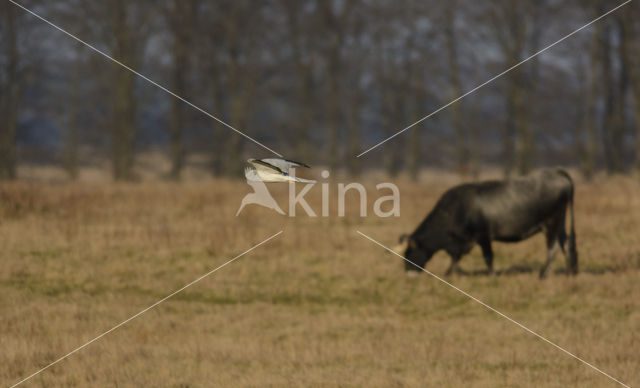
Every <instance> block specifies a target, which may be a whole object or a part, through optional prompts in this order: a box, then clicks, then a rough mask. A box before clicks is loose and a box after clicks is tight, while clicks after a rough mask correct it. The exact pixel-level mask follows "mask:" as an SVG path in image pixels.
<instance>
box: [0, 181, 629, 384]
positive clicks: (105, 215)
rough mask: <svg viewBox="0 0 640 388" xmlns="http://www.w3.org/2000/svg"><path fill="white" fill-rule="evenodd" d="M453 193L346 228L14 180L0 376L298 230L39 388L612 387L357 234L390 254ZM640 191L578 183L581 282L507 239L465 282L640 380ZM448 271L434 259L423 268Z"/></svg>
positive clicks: (624, 184)
mask: <svg viewBox="0 0 640 388" xmlns="http://www.w3.org/2000/svg"><path fill="white" fill-rule="evenodd" d="M574 176H575V174H574ZM455 182H456V179H455V178H453V177H449V178H447V179H440V178H436V177H434V178H428V177H427V178H425V179H423V180H421V182H420V183H410V182H409V181H408V180H402V179H400V180H399V183H398V185H399V187H400V190H401V216H400V217H399V218H393V217H392V218H385V219H383V218H376V217H367V218H361V217H359V215H358V206H357V201H356V197H355V196H353V197H348V200H350V201H351V200H352V201H353V203H348V206H347V209H348V215H347V217H344V218H339V217H335V207H334V208H333V209H332V211H331V216H329V217H317V218H309V217H306V216H304V215H303V214H302V215H299V216H298V217H295V218H290V217H285V216H280V215H278V214H276V213H275V212H273V211H270V210H268V209H264V208H259V207H256V206H251V205H250V206H248V207H247V208H246V209H244V210H243V212H242V214H241V215H240V216H238V217H234V214H235V212H236V210H237V208H238V206H239V204H240V200H241V198H242V196H244V195H245V194H246V193H247V192H248V190H249V188H248V186H247V185H246V184H245V183H244V181H237V182H236V181H222V180H217V181H213V180H204V181H200V182H189V181H187V182H183V183H180V184H176V183H163V182H144V183H138V184H110V183H109V184H108V183H91V184H90V183H60V184H43V183H24V182H22V183H3V184H2V185H1V186H0V246H1V247H2V248H1V249H0V311H1V312H2V313H1V314H0V347H1V349H2V352H1V353H0V385H3V386H9V385H12V384H13V383H16V382H17V381H19V380H21V379H22V378H24V377H26V376H27V375H29V374H31V373H33V372H35V371H36V370H38V369H39V368H41V367H43V366H44V365H46V364H48V363H50V362H52V361H54V360H55V359H57V358H58V357H60V356H62V355H64V354H65V353H67V352H69V351H71V350H73V349H75V348H76V347H78V346H80V345H81V344H83V343H85V342H86V341H88V340H90V339H92V338H94V337H95V336H97V335H98V334H100V333H102V332H104V331H106V330H108V329H110V328H111V327H113V326H114V325H115V324H117V323H119V322H121V321H123V320H125V319H127V318H128V317H130V316H132V315H133V314H135V313H137V312H138V311H140V310H142V309H143V308H145V307H147V306H149V305H151V304H152V303H154V302H156V301H157V300H159V299H161V298H163V297H165V296H166V295H168V294H169V293H171V292H172V291H174V290H176V289H178V288H180V287H182V286H183V285H185V284H187V283H189V282H191V281H192V280H194V279H196V278H198V277H199V276H201V275H203V274H204V273H206V272H208V271H210V270H211V269H213V268H215V267H216V266H218V265H220V264H222V263H224V262H225V261H227V260H228V259H230V258H232V257H234V256H235V255H237V254H239V253H241V252H243V251H245V250H246V249H248V248H250V247H251V246H252V245H254V244H256V243H259V242H260V241H262V240H264V239H265V238H267V237H269V236H271V235H273V234H274V233H277V232H278V231H280V230H283V231H284V232H283V233H282V235H280V236H278V237H277V238H275V239H274V240H272V241H270V242H268V243H267V244H265V245H264V246H261V247H259V248H257V249H256V250H254V251H252V252H250V253H248V254H247V255H246V256H243V257H241V258H239V259H238V260H237V261H235V262H234V263H232V264H230V265H228V266H226V267H224V268H222V269H221V270H219V271H218V272H216V273H214V274H212V275H211V276H209V277H207V278H205V279H203V280H202V281H200V282H199V283H197V284H195V285H193V286H191V287H190V288H188V289H186V290H184V291H183V292H181V293H180V294H178V295H176V296H175V297H173V298H172V299H169V300H167V301H166V302H164V303H162V304H160V305H159V306H157V307H156V308H154V309H153V310H150V311H148V312H147V313H145V314H143V315H141V316H140V317H138V318H136V319H135V320H133V321H131V322H129V323H127V324H126V325H124V326H123V327H121V328H119V329H117V330H115V331H114V332H112V333H110V334H108V335H107V336H105V337H103V338H101V339H100V340H98V341H96V342H95V343H93V344H91V345H89V346H87V347H86V348H84V349H82V350H80V351H79V352H77V353H75V354H73V355H71V356H70V357H69V358H68V359H66V360H64V361H62V362H60V363H59V364H57V365H55V366H53V367H51V368H50V369H48V370H46V371H44V372H42V373H41V374H39V375H38V376H36V377H34V378H33V379H31V380H29V381H27V382H26V383H25V384H24V386H111V387H114V386H117V387H122V386H174V387H178V386H182V387H186V386H189V387H204V386H373V387H390V386H445V387H460V386H474V387H495V386H518V387H540V386H549V387H566V386H583V387H584V386H611V387H613V386H616V384H615V383H614V382H612V381H611V380H609V379H607V378H606V377H605V376H603V375H601V374H599V373H597V372H596V371H594V370H593V369H591V368H589V367H587V366H585V365H584V364H581V363H580V362H578V361H576V360H575V359H572V358H570V357H569V356H567V355H566V354H564V353H562V352H560V351H559V350H557V349H555V348H553V347H552V346H550V345H549V344H547V343H545V342H543V341H541V340H540V339H538V338H536V337H534V336H532V335H531V334H529V333H527V332H525V331H524V330H523V329H521V328H519V327H517V326H515V325H514V324H512V323H510V322H508V321H506V320H505V319H503V318H501V317H499V316H497V315H496V314H494V313H492V312H490V311H488V310H487V309H485V308H484V307H482V306H480V305H479V304H477V303H475V302H473V301H471V300H469V299H468V298H467V297H465V296H463V295H461V294H460V293H458V292H457V291H455V290H453V289H451V288H449V287H447V286H446V285H444V284H442V283H440V282H439V281H437V280H436V279H434V278H432V277H430V276H429V275H427V274H422V275H421V276H419V277H417V278H406V276H405V275H404V271H403V263H402V262H401V259H400V258H398V257H395V256H392V255H390V254H386V253H385V252H384V251H383V250H382V249H380V248H379V247H377V246H375V245H374V244H372V243H371V242H369V241H367V240H365V239H363V238H362V237H360V236H359V235H358V234H357V233H356V230H361V231H362V232H364V233H366V234H368V235H370V236H372V237H373V238H375V239H377V240H379V241H381V242H382V243H384V244H387V245H393V244H395V243H396V240H397V237H398V236H399V235H400V233H402V232H410V231H411V229H412V228H414V227H415V226H416V225H417V224H418V223H419V222H420V221H421V220H422V218H423V217H424V216H425V215H426V213H427V212H428V210H430V208H431V207H432V206H433V204H434V202H435V201H436V199H437V198H438V196H439V195H440V194H441V193H442V192H443V191H444V190H445V189H446V188H448V187H449V186H450V185H451V184H453V183H455ZM375 183H376V182H375V181H373V180H371V182H370V183H369V184H370V186H371V187H372V189H371V190H369V192H370V193H375ZM278 190H279V189H278ZM278 190H275V191H276V192H277V193H276V199H278V201H279V202H280V203H281V204H283V205H284V204H285V199H284V196H285V194H286V190H281V191H278ZM332 193H333V192H332ZM333 194H335V193H333ZM639 194H640V182H639V181H638V180H637V179H631V178H623V177H612V178H605V177H599V178H598V179H596V181H595V182H593V183H584V182H578V183H577V192H576V202H575V206H576V222H577V224H576V225H577V227H576V228H577V237H578V251H579V254H580V274H579V275H578V276H577V277H570V278H567V277H566V276H565V275H564V274H563V271H564V267H565V262H564V257H563V256H562V255H561V254H559V255H558V256H557V257H556V261H555V262H554V264H553V266H552V268H551V271H550V274H549V277H548V278H547V279H546V280H543V281H541V280H539V279H538V270H539V268H540V266H541V265H542V264H543V262H544V260H545V249H544V238H543V237H542V235H537V236H535V237H533V238H531V239H529V240H528V241H526V242H523V243H519V244H515V245H514V244H499V243H496V244H494V250H495V256H496V257H495V268H496V270H497V272H498V276H496V277H494V278H489V277H487V276H485V275H483V274H482V271H484V269H485V264H484V262H483V259H482V256H481V252H480V250H479V249H478V248H477V247H476V248H474V250H473V252H472V253H471V254H470V255H469V256H466V257H465V258H464V259H463V260H462V261H461V267H462V268H463V269H465V270H466V271H468V272H469V273H468V274H466V275H464V274H460V275H456V276H453V277H451V278H450V281H451V282H452V283H453V284H454V285H455V286H457V287H459V288H461V289H463V290H465V291H467V292H469V293H470V294H472V295H474V296H476V297H478V298H479V299H481V300H483V301H485V302H486V303H488V304H489V305H491V306H493V307H495V308H497V309H498V310H500V311H502V312H503V313H505V314H507V315H509V316H510V317H512V318H514V319H516V320H517V321H519V322H521V323H522V324H524V325H525V326H527V327H529V328H531V329H532V330H534V331H537V332H538V333H540V334H541V335H543V336H545V337H547V338H549V339H550V340H551V341H554V342H556V343H557V344H558V345H560V346H563V347H565V348H566V349H567V350H569V351H571V352H573V353H575V354H576V355H578V356H579V357H581V358H584V359H585V360H586V361H588V362H590V363H593V364H594V365H595V366H597V367H598V368H600V369H602V370H603V371H605V372H607V373H609V374H611V375H612V376H614V377H616V378H618V379H620V380H621V381H623V382H625V383H626V384H629V385H631V386H637V385H640V372H639V370H640V367H639V366H640V351H639V350H640V297H639V296H640V288H639V287H640V286H639V284H640V195H639ZM314 196H315V197H314ZM318 196H319V192H317V191H316V192H313V193H312V194H310V195H309V196H308V198H309V202H312V201H313V202H314V203H318V201H319V199H318V198H319V197H318ZM370 202H372V201H370ZM334 204H335V202H334ZM283 208H284V206H283ZM349 212H352V213H353V214H350V213H349ZM448 265H449V258H448V256H446V255H445V254H443V253H439V254H438V255H437V256H436V257H434V259H432V260H431V261H430V262H429V263H428V265H427V269H428V270H430V271H433V272H434V273H435V274H437V275H439V276H442V275H443V274H444V271H445V270H446V268H447V267H448Z"/></svg>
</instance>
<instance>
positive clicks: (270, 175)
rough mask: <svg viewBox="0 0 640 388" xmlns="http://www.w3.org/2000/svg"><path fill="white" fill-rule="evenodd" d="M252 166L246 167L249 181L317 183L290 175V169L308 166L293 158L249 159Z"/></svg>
mask: <svg viewBox="0 0 640 388" xmlns="http://www.w3.org/2000/svg"><path fill="white" fill-rule="evenodd" d="M247 162H248V163H249V164H251V166H250V167H247V168H245V169H244V175H245V177H246V178H247V181H262V182H301V183H315V182H316V181H314V180H310V179H304V178H298V177H296V176H292V175H290V173H289V171H290V170H291V169H292V168H294V167H298V166H299V167H306V168H309V166H307V165H306V164H304V163H299V162H294V161H292V160H286V159H277V158H268V159H249V160H247Z"/></svg>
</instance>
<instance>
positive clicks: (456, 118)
mask: <svg viewBox="0 0 640 388" xmlns="http://www.w3.org/2000/svg"><path fill="white" fill-rule="evenodd" d="M456 5H457V2H453V3H452V4H448V5H447V6H446V7H445V11H444V16H445V31H444V35H445V42H446V48H447V64H448V66H449V82H450V84H451V91H452V96H451V97H452V98H456V97H458V96H461V95H462V82H461V80H460V66H459V64H458V57H459V54H458V39H457V34H456V25H455V23H456V9H457V7H456ZM449 109H450V112H451V122H452V124H453V130H454V133H455V139H456V140H455V141H456V145H455V147H456V161H455V169H456V172H457V173H458V174H459V175H461V176H463V175H466V174H467V172H468V159H469V151H468V147H467V136H466V134H465V131H464V121H463V112H462V109H463V103H462V102H458V103H456V104H453V105H452V106H451V107H450V108H449Z"/></svg>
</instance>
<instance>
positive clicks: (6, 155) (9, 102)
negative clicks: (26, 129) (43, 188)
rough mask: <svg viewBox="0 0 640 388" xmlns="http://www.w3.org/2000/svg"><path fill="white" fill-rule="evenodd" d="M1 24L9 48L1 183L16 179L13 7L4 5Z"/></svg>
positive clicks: (1, 113)
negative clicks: (5, 33)
mask: <svg viewBox="0 0 640 388" xmlns="http://www.w3.org/2000/svg"><path fill="white" fill-rule="evenodd" d="M2 7H3V8H4V12H3V13H4V21H3V23H5V24H6V27H5V28H6V31H7V36H6V42H7V45H8V52H7V67H6V69H7V70H6V81H5V84H4V85H2V86H3V90H0V180H12V179H15V178H16V164H17V163H16V149H15V140H16V123H17V120H18V100H19V99H20V94H21V90H20V82H19V80H18V62H19V60H20V56H19V51H18V43H17V26H16V8H15V6H14V5H13V4H10V3H9V2H6V3H5V4H3V6H2Z"/></svg>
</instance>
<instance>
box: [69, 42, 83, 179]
mask: <svg viewBox="0 0 640 388" xmlns="http://www.w3.org/2000/svg"><path fill="white" fill-rule="evenodd" d="M83 47H84V46H83V45H82V44H81V43H78V44H77V45H76V56H77V58H76V62H75V69H74V73H73V79H72V81H71V101H70V105H71V106H70V112H69V121H68V127H67V129H66V139H65V147H64V148H65V149H64V166H65V170H67V174H69V177H70V178H71V179H72V180H76V179H78V151H79V147H80V133H79V132H80V128H79V125H80V124H79V116H80V104H81V99H80V82H81V67H82V58H83V54H84V51H83Z"/></svg>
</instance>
